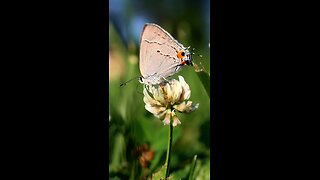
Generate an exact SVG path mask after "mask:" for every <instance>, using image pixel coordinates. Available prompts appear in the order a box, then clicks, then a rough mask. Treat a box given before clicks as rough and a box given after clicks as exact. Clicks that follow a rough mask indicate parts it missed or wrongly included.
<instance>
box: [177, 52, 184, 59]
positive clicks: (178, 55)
mask: <svg viewBox="0 0 320 180" xmlns="http://www.w3.org/2000/svg"><path fill="white" fill-rule="evenodd" d="M183 53H184V51H183V50H181V51H179V52H178V53H177V57H178V58H179V59H182V58H183V57H184V56H183V55H182V54H183Z"/></svg>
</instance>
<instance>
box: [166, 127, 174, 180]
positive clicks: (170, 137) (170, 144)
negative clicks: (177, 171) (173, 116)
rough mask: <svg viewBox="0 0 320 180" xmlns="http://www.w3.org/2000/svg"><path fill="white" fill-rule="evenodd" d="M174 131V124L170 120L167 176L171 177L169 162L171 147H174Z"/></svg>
mask: <svg viewBox="0 0 320 180" xmlns="http://www.w3.org/2000/svg"><path fill="white" fill-rule="evenodd" d="M172 131H173V125H172V122H171V121H170V124H169V137H168V150H167V157H166V165H167V169H166V178H168V177H169V164H170V155H171V147H172Z"/></svg>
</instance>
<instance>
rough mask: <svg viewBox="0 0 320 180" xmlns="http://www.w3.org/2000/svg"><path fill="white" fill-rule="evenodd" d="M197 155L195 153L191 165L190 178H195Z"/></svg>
mask: <svg viewBox="0 0 320 180" xmlns="http://www.w3.org/2000/svg"><path fill="white" fill-rule="evenodd" d="M196 161H197V155H194V157H193V161H192V165H191V167H190V174H189V180H192V179H193V174H194V169H195V167H196Z"/></svg>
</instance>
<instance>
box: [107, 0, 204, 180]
mask: <svg viewBox="0 0 320 180" xmlns="http://www.w3.org/2000/svg"><path fill="white" fill-rule="evenodd" d="M209 3H210V1H209V0H201V1H191V0H187V1H182V0H178V1H169V0H163V1H159V0H157V1H156V0H153V1H150V0H142V1H131V0H110V1H109V18H110V19H109V105H110V110H109V148H110V151H109V177H110V179H119V178H120V179H138V178H145V177H146V176H148V175H149V176H150V174H152V173H154V172H156V171H157V170H158V169H159V168H160V167H161V166H162V165H163V163H164V161H165V153H166V148H167V136H168V127H167V126H164V125H163V123H162V122H161V121H160V120H159V119H157V118H155V117H154V116H153V115H152V114H151V113H149V112H148V111H146V110H145V108H144V105H145V104H144V102H143V94H142V90H143V86H142V85H141V84H140V83H139V82H138V80H137V78H136V77H138V76H140V72H139V64H138V63H139V44H140V42H139V41H140V35H141V31H142V28H143V26H144V24H145V23H156V24H158V25H160V26H161V27H162V28H164V29H165V30H166V31H168V32H169V33H170V34H171V35H172V36H173V37H174V38H175V39H177V40H178V41H179V42H180V43H182V44H183V45H184V46H185V47H188V46H191V49H192V48H195V50H194V51H193V52H194V53H195V55H193V62H194V63H195V64H197V65H199V66H200V67H203V68H204V69H205V71H206V72H207V73H208V74H210V51H209V50H210V17H209V15H210V4H209ZM199 55H202V57H199ZM177 75H182V76H183V77H184V78H185V81H186V82H187V83H188V84H189V86H190V89H191V97H190V100H191V101H193V102H195V103H199V104H200V105H199V108H198V109H197V110H196V111H194V112H192V113H190V114H180V113H177V115H178V117H179V119H180V120H181V125H179V126H177V127H175V128H174V131H173V136H174V137H173V148H172V157H171V158H172V159H171V164H170V174H171V175H173V176H174V177H177V178H187V177H188V173H189V170H190V166H191V163H192V159H193V157H194V155H197V162H196V167H195V171H194V177H198V178H201V179H209V177H210V173H209V172H210V94H208V93H207V91H206V89H205V87H204V85H203V82H202V81H201V80H200V78H199V76H198V75H197V73H196V72H195V69H194V67H192V66H186V67H184V68H183V69H182V70H181V71H180V72H179V73H178V74H176V75H174V76H173V78H177ZM132 78H136V79H134V80H133V81H131V82H130V83H128V84H126V85H125V86H122V87H120V84H121V83H124V82H125V81H127V80H130V79H132ZM141 147H144V148H141ZM139 151H141V152H140V156H139V155H137V152H139ZM138 154H139V153H138ZM141 154H149V155H150V156H149V157H148V158H147V157H146V156H142V155H141ZM143 162H144V163H143Z"/></svg>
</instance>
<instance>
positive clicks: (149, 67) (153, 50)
mask: <svg viewBox="0 0 320 180" xmlns="http://www.w3.org/2000/svg"><path fill="white" fill-rule="evenodd" d="M140 43H141V44H140V62H139V67H140V72H141V75H142V76H143V77H144V78H149V77H152V78H161V77H164V78H166V77H168V76H171V75H173V74H175V73H176V71H175V70H176V69H177V66H179V65H180V60H179V59H178V57H177V53H178V52H179V51H181V50H186V48H185V47H184V46H183V45H182V44H180V43H179V42H177V41H176V40H175V39H174V38H173V37H172V36H171V35H170V34H169V33H168V32H166V31H165V30H164V29H162V28H161V27H160V26H158V25H156V24H146V25H145V26H144V28H143V31H142V34H141V39H140Z"/></svg>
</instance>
